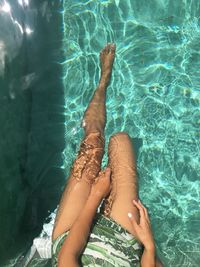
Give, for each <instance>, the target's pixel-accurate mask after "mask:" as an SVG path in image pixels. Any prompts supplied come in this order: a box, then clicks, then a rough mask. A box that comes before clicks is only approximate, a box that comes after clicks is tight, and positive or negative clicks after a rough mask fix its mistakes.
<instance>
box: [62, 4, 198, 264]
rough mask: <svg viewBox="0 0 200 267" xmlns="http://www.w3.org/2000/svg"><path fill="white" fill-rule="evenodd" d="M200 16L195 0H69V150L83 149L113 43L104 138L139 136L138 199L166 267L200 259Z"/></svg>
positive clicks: (66, 42) (66, 44)
mask: <svg viewBox="0 0 200 267" xmlns="http://www.w3.org/2000/svg"><path fill="white" fill-rule="evenodd" d="M199 17H200V2H199V1H180V0H177V1H173V0H171V1H169V0H167V1H163V0H157V1H156V0H152V1H147V0H141V1H137V0H126V1H125V0H123V1H122V0H121V1H120V0H118V1H117V0H116V1H114V0H113V1H111V0H110V1H75V0H71V1H70V0H68V1H67V0H66V1H64V12H63V18H64V35H65V38H64V53H65V61H64V62H63V63H62V64H63V66H64V68H65V76H64V77H63V79H64V83H65V86H66V117H67V121H66V128H67V132H66V135H67V140H68V141H69V143H70V144H69V146H68V147H67V149H66V152H65V153H66V157H68V155H72V156H73V157H74V151H75V150H76V149H77V148H78V144H79V141H80V138H81V135H82V130H81V128H80V121H81V117H82V115H83V111H84V109H85V107H86V105H87V103H88V101H89V99H90V97H91V95H92V93H93V91H94V88H95V86H96V84H97V82H98V79H99V71H100V69H99V58H98V57H99V51H100V50H101V48H102V47H103V46H104V45H105V44H106V43H107V42H115V43H116V46H117V55H116V61H115V64H114V71H113V77H112V81H111V84H110V87H109V88H108V92H107V110H108V116H107V128H106V137H107V138H108V137H109V136H110V135H111V134H112V133H114V132H117V131H127V132H128V133H129V134H130V136H131V137H133V138H140V139H141V140H142V146H141V147H140V150H139V154H138V159H137V166H138V173H139V185H140V198H141V199H142V201H143V202H144V203H145V205H146V206H147V207H148V208H149V212H150V215H151V219H152V224H153V230H154V234H155V239H156V244H157V250H158V253H159V255H160V256H161V258H162V259H163V260H164V262H165V264H166V266H167V267H168V266H173V267H174V266H177V267H178V266H181V267H183V266H187V267H198V266H199V264H200V255H199V247H200V230H199V220H200V209H199V201H200V195H199V192H200V179H199V177H198V175H199V173H200V167H199V166H200V165H199V160H200V159H199V157H200V153H199V149H200V141H199V140H200V138H199V137H200V136H199V133H200V111H199V110H200V105H199V102H200V55H199V43H200V21H199ZM67 162H68V164H69V163H71V162H70V161H69V158H68V160H67ZM67 167H69V166H67Z"/></svg>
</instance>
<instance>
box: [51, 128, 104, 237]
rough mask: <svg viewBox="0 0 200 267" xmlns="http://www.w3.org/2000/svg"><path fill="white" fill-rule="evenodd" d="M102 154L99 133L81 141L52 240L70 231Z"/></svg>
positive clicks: (83, 203)
mask: <svg viewBox="0 0 200 267" xmlns="http://www.w3.org/2000/svg"><path fill="white" fill-rule="evenodd" d="M103 152H104V138H103V137H102V136H101V134H100V133H99V132H96V133H90V134H89V135H87V136H86V137H85V138H84V140H83V141H82V143H81V146H80V151H79V153H78V156H77V158H76V160H75V161H74V163H73V166H72V169H71V173H70V176H69V178H68V179H67V184H66V187H65V189H64V192H63V194H62V197H61V201H60V204H59V207H58V211H57V215H56V220H55V224H54V231H53V236H52V238H53V240H54V239H56V238H57V237H58V236H60V235H61V234H62V233H64V232H65V231H68V230H69V229H70V227H71V226H72V224H73V223H74V221H75V220H76V218H77V217H78V215H79V213H80V212H81V210H82V209H83V207H84V205H85V202H86V201H87V198H88V195H89V194H90V189H91V185H92V183H93V181H94V180H95V178H96V176H97V175H98V173H99V171H100V169H101V161H102V157H103Z"/></svg>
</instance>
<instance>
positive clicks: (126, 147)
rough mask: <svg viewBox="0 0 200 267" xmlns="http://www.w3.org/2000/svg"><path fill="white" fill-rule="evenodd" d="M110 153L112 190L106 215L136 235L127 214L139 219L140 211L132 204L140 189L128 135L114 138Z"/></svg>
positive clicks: (105, 209)
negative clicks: (129, 213)
mask: <svg viewBox="0 0 200 267" xmlns="http://www.w3.org/2000/svg"><path fill="white" fill-rule="evenodd" d="M108 151H109V166H110V167H111V170H112V176H111V182H112V189H111V193H110V196H109V197H108V199H107V200H106V201H105V206H104V214H105V215H106V216H109V217H111V218H112V219H113V220H115V221H116V222H117V223H119V224H120V225H122V226H123V227H124V228H125V229H127V230H128V231H129V232H130V233H132V234H134V233H133V231H132V226H131V223H130V221H129V218H128V215H127V214H128V212H131V213H132V214H133V216H135V218H136V220H138V218H139V214H138V210H137V209H136V208H135V207H134V206H133V204H132V200H133V199H136V200H137V199H138V191H137V189H138V188H137V175H136V163H135V156H134V150H133V146H132V142H131V139H130V137H129V136H128V134H126V133H117V134H116V135H114V136H112V137H111V139H110V142H109V147H108Z"/></svg>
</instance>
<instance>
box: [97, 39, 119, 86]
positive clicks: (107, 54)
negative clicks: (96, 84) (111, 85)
mask: <svg viewBox="0 0 200 267" xmlns="http://www.w3.org/2000/svg"><path fill="white" fill-rule="evenodd" d="M115 49H116V46H115V44H107V45H106V46H105V47H104V48H103V49H102V50H101V53H100V61H101V80H103V81H105V82H108V81H109V79H110V75H111V72H112V66H113V62H114V59H115Z"/></svg>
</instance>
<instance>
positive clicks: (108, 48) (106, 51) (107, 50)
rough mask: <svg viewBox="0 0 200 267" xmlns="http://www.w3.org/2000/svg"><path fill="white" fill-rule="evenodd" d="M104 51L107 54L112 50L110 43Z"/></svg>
mask: <svg viewBox="0 0 200 267" xmlns="http://www.w3.org/2000/svg"><path fill="white" fill-rule="evenodd" d="M104 51H105V53H106V54H108V53H109V52H110V43H108V44H107V45H106V46H105V48H104Z"/></svg>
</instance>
